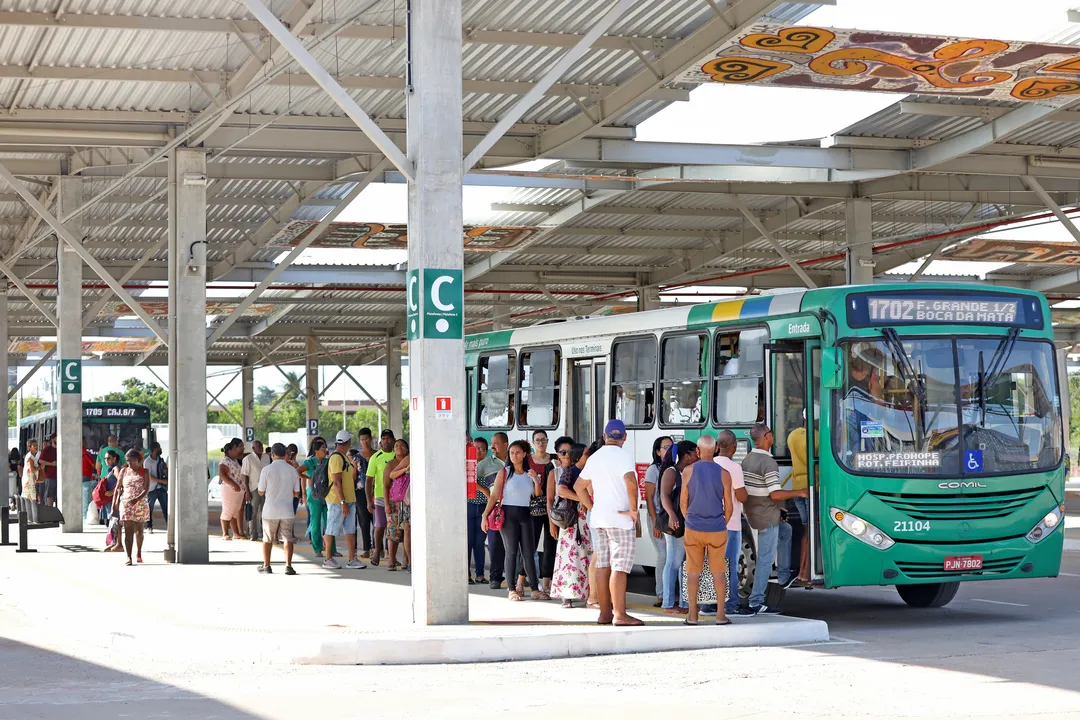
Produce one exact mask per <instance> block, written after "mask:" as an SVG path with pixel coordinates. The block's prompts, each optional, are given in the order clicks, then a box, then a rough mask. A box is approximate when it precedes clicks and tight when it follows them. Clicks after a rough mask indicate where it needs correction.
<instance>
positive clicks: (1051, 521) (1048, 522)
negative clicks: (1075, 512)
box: [1027, 505, 1065, 543]
mask: <svg viewBox="0 0 1080 720" xmlns="http://www.w3.org/2000/svg"><path fill="white" fill-rule="evenodd" d="M1064 512H1065V506H1064V505H1059V506H1058V507H1056V508H1054V509H1053V510H1051V511H1050V512H1048V513H1046V517H1044V518H1043V519H1042V520H1040V521H1039V524H1038V525H1036V526H1035V527H1033V528H1031V532H1029V533H1028V534H1027V539H1028V541H1030V542H1033V543H1037V542H1039V541H1040V540H1042V539H1043V538H1045V537H1046V536H1047V535H1049V534H1050V531H1051V530H1053V529H1054V528H1056V527H1057V526H1058V525H1060V524H1061V518H1062V517H1064Z"/></svg>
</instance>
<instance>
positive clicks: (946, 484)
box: [938, 482, 986, 490]
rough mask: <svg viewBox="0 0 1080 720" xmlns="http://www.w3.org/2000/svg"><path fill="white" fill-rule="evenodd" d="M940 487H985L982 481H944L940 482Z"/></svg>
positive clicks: (955, 488)
mask: <svg viewBox="0 0 1080 720" xmlns="http://www.w3.org/2000/svg"><path fill="white" fill-rule="evenodd" d="M938 487H939V488H941V489H942V490H963V489H966V488H984V487H986V485H983V484H982V483H981V482H943V483H938Z"/></svg>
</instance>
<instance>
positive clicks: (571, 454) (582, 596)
mask: <svg viewBox="0 0 1080 720" xmlns="http://www.w3.org/2000/svg"><path fill="white" fill-rule="evenodd" d="M566 445H567V444H566V443H563V442H561V439H560V443H559V444H558V445H557V446H556V450H557V451H558V454H559V466H558V467H557V468H556V470H557V471H558V472H557V473H556V475H557V480H556V481H557V483H558V487H556V489H555V492H556V493H557V494H558V496H559V497H561V498H566V499H568V500H577V499H578V496H577V493H575V492H574V483H575V482H576V481H577V479H578V476H579V475H580V474H581V469H582V468H584V467H585V460H586V458H585V446H584V445H582V444H580V443H577V444H574V445H570V446H569V447H566ZM591 556H592V535H591V534H590V532H589V524H588V522H587V521H586V512H585V507H584V506H583V505H580V504H579V505H578V521H577V524H576V525H572V526H570V527H568V528H565V529H561V530H559V545H558V548H557V549H556V551H555V574H554V578H553V579H552V582H551V596H552V597H557V598H561V599H562V601H563V604H562V606H563V607H564V608H570V607H573V606H574V601H575V600H583V601H586V600H588V598H589V594H590V593H589V558H590V557H591Z"/></svg>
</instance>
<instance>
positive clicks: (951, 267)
mask: <svg viewBox="0 0 1080 720" xmlns="http://www.w3.org/2000/svg"><path fill="white" fill-rule="evenodd" d="M1077 6H1080V0H1073V1H1072V2H1069V1H1067V0H1027V1H1026V2H1024V3H1023V4H1022V5H1017V4H1014V3H1008V4H1006V3H1004V2H987V0H981V1H979V0H905V1H904V2H902V3H901V2H895V1H894V2H883V1H880V0H837V4H836V5H834V6H827V7H822V8H820V9H818V10H816V11H815V12H814V13H812V14H811V15H809V16H808V17H806V18H805V19H804V20H802V21H801V23H800V24H804V25H805V24H815V25H821V26H825V27H837V28H859V29H864V30H890V31H895V32H911V33H924V34H931V35H946V36H949V35H951V36H957V37H973V38H990V39H999V40H1027V41H1036V40H1048V39H1050V38H1051V37H1053V36H1054V35H1057V34H1059V33H1060V32H1062V31H1064V30H1067V29H1068V28H1069V27H1070V26H1069V24H1068V21H1067V19H1066V11H1067V10H1069V9H1070V8H1072V7H1077ZM902 97H903V96H901V95H892V94H883V93H864V92H855V91H830V90H801V89H785V88H769V87H748V86H730V85H708V86H702V87H700V88H698V89H696V90H694V91H693V92H692V93H691V95H690V101H689V102H684V103H673V104H671V105H670V106H669V107H668V108H666V109H665V110H663V111H661V112H660V113H658V114H657V115H655V116H654V117H652V118H650V119H649V120H648V121H646V122H645V123H643V124H642V125H641V126H639V128H638V133H637V138H638V140H643V141H681V142H700V143H725V144H749V143H764V142H777V141H785V140H805V139H812V138H822V137H826V136H829V135H832V134H835V133H837V132H838V131H840V130H842V129H843V128H845V127H847V126H848V125H851V124H852V123H854V122H856V121H858V120H860V119H862V118H864V117H866V116H867V115H870V114H872V113H875V112H877V111H879V110H881V109H883V108H885V107H888V106H889V105H891V104H893V103H895V102H898V101H899V100H900V99H901V98H902ZM545 164H546V161H538V162H532V163H524V164H523V165H522V166H521V167H523V168H524V169H535V168H538V167H542V166H543V165H545ZM505 192H506V190H504V189H498V188H476V187H466V188H465V189H464V198H463V204H464V217H465V223H466V224H472V223H477V222H481V221H484V220H485V219H490V218H491V217H492V215H491V213H490V205H491V203H492V202H497V201H499V199H500V196H501V195H502V194H503V193H505ZM340 220H342V221H354V222H355V221H365V222H378V223H384V224H391V223H405V222H406V221H407V208H406V187H405V185H383V184H372V185H370V186H369V187H368V188H367V189H366V190H365V191H364V192H363V193H362V194H361V195H360V197H358V198H357V199H356V200H355V201H354V202H353V204H352V205H350V206H349V208H348V209H347V210H346V211H345V212H344V213H343V214H342V216H341V218H340ZM994 237H995V238H999V239H1016V240H1043V241H1067V240H1069V239H1070V238H1071V236H1070V235H1069V234H1068V232H1067V231H1066V230H1065V229H1064V228H1063V227H1061V225H1060V224H1059V223H1056V222H1054V223H1045V224H1040V225H1035V226H1028V227H1024V226H1015V227H1010V228H1007V229H1004V230H1003V231H1001V232H998V233H996V234H995V235H994ZM336 252H340V251H336ZM358 252H365V253H381V255H378V256H376V255H375V254H368V255H365V261H366V262H372V263H380V264H381V263H384V262H401V261H403V260H404V253H403V251H358ZM327 259H328V254H327V253H326V252H321V251H310V252H309V253H308V254H307V255H306V257H304V258H302V260H303V261H305V262H326V261H327ZM917 266H918V263H917V262H916V263H914V264H913V265H912V266H910V267H908V266H903V267H901V268H897V269H896V270H895V272H904V271H908V272H910V271H911V270H913V269H914V267H917ZM994 269H996V266H995V265H994V264H993V263H979V264H968V263H955V262H953V263H950V262H949V261H940V262H939V263H936V264H935V265H934V266H932V268H931V272H937V273H942V274H952V273H956V272H963V273H969V274H970V273H972V272H973V271H974V272H977V273H979V274H985V273H986V272H992V271H993V270H994ZM209 293H210V294H212V295H214V296H219V297H220V296H222V295H226V294H227V293H226V292H224V291H218V290H211V291H209ZM162 294H163V293H162V291H160V290H157V291H151V292H150V293H147V294H146V295H145V296H161V295H162ZM239 294H242V291H240V293H239ZM292 369H294V370H296V371H297V372H300V371H302V370H301V369H300V368H292ZM26 370H27V369H26V368H22V369H21V371H22V372H26ZM227 370H228V369H226V368H217V369H211V377H209V378H208V385H209V388H210V390H211V391H214V392H217V391H218V390H220V389H221V388H222V387H223V386H224V385H225V383H226V381H227V380H228V375H217V374H216V373H219V372H226V371H227ZM326 370H329V369H326ZM326 370H324V372H325V371H326ZM234 371H235V370H233V372H234ZM159 374H161V375H162V376H164V373H163V372H160V371H159ZM229 374H230V375H231V372H230V373H229ZM353 374H354V375H355V376H356V378H357V379H358V380H359V381H360V382H362V383H364V384H365V386H366V387H367V389H368V390H369V391H370V392H371V393H372V394H373V395H374V396H375V397H377V398H379V399H380V400H381V399H383V398H385V397H386V384H385V378H386V373H385V368H383V367H365V368H358V369H356V371H355V372H353ZM127 377H137V378H139V379H142V380H146V381H150V382H157V381H156V379H155V378H154V377H153V375H151V374H150V372H149V371H148V370H145V369H143V368H134V369H133V368H93V369H92V370H88V371H87V372H86V373H84V382H83V395H84V397H85V398H87V399H89V398H91V397H96V396H99V395H101V394H104V393H106V392H110V391H113V390H117V389H119V388H120V385H121V383H122V382H123V380H124V378H127ZM40 380H41V378H35V380H34V381H31V382H30V383H28V385H27V392H28V393H29V394H34V393H35V389H36V388H37V392H40V388H39V387H38V386H39V383H38V382H37V381H40ZM281 382H282V381H281V375H280V373H278V372H277V371H276V370H274V369H272V368H267V369H258V370H256V373H255V385H256V387H258V386H259V385H269V386H271V387H278V386H280V385H281ZM404 383H405V384H406V388H405V396H406V397H407V396H408V388H407V383H408V373H404ZM343 392H344V394H345V395H346V396H347V397H348V398H349V399H359V398H360V397H361V393H360V392H359V391H358V390H357V389H356V387H355V386H354V385H353V384H352V383H351V382H350V381H345V386H343V383H342V382H340V381H339V382H338V383H336V384H335V385H334V386H333V387H331V388H330V389H329V390H328V391H327V394H326V397H328V398H333V399H340V398H341V397H342V393H343ZM239 396H240V386H239V380H236V381H234V382H233V383H232V384H231V385H229V386H228V387H227V388H225V392H224V393H223V394H222V395H221V397H222V399H224V400H225V401H229V400H232V399H235V398H238V397H239Z"/></svg>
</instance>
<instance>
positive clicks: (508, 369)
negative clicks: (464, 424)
mask: <svg viewBox="0 0 1080 720" xmlns="http://www.w3.org/2000/svg"><path fill="white" fill-rule="evenodd" d="M516 365H517V358H516V357H515V355H514V352H513V351H512V350H510V351H507V352H502V353H492V354H490V355H482V356H481V357H480V363H479V371H480V382H479V383H478V388H477V393H476V395H477V402H476V409H477V418H476V425H477V427H481V428H495V429H502V430H509V429H510V428H512V427H513V426H514V375H515V372H514V371H515V368H516Z"/></svg>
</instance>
